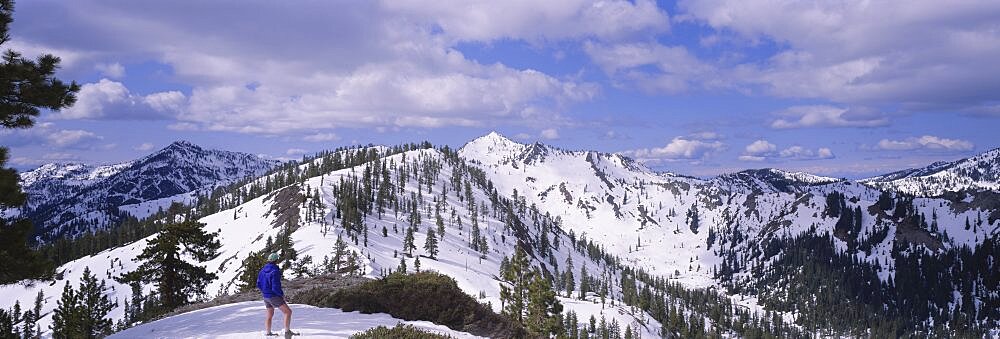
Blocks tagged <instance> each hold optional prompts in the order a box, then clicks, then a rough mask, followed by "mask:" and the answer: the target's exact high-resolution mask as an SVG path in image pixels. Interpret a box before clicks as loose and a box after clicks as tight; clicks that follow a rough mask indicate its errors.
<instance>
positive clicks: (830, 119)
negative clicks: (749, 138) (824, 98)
mask: <svg viewBox="0 0 1000 339" xmlns="http://www.w3.org/2000/svg"><path fill="white" fill-rule="evenodd" d="M775 115H777V116H780V117H781V118H778V119H775V120H774V121H772V122H771V128H776V129H788V128H805V127H880V126H886V125H888V124H889V118H887V117H885V116H880V115H879V114H878V113H876V112H873V111H870V110H849V109H846V108H839V107H833V106H824V105H817V106H793V107H789V108H787V109H785V110H783V111H780V112H776V113H775Z"/></svg>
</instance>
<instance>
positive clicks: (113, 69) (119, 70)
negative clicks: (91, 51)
mask: <svg viewBox="0 0 1000 339" xmlns="http://www.w3.org/2000/svg"><path fill="white" fill-rule="evenodd" d="M94 68H95V69H97V71H99V72H101V75H103V76H105V77H108V78H112V79H121V78H122V77H124V76H125V66H122V64H120V63H117V62H115V63H110V64H105V63H99V64H97V65H96V66H94Z"/></svg>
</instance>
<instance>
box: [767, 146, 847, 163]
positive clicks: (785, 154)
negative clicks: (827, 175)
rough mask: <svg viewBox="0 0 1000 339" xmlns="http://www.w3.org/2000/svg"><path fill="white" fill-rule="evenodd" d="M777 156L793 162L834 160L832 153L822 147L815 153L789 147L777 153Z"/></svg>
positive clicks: (799, 147)
mask: <svg viewBox="0 0 1000 339" xmlns="http://www.w3.org/2000/svg"><path fill="white" fill-rule="evenodd" d="M778 156H779V157H781V158H785V159H793V160H817V159H832V158H834V155H833V151H831V150H830V149H829V148H826V147H822V148H820V149H818V150H816V151H813V150H811V149H808V148H805V147H802V146H791V147H788V148H786V149H783V150H781V152H778Z"/></svg>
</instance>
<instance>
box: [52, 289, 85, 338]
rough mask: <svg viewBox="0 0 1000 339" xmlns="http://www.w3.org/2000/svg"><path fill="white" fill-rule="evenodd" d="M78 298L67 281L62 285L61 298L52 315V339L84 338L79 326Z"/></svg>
mask: <svg viewBox="0 0 1000 339" xmlns="http://www.w3.org/2000/svg"><path fill="white" fill-rule="evenodd" d="M79 300H80V297H78V296H77V295H76V291H74V290H73V287H72V286H70V284H69V281H67V282H66V284H65V285H63V293H62V297H61V298H60V299H59V302H58V304H57V305H58V306H56V309H55V311H53V313H52V337H54V338H84V335H83V332H82V331H81V330H82V329H81V328H80V326H79V318H81V314H80V311H79V309H78V306H77V305H78V304H79Z"/></svg>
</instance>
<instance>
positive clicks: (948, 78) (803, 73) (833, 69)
mask: <svg viewBox="0 0 1000 339" xmlns="http://www.w3.org/2000/svg"><path fill="white" fill-rule="evenodd" d="M903 7H905V10H900V8H903ZM678 8H679V11H680V12H681V14H680V15H679V16H678V17H677V19H678V20H677V21H679V22H689V23H693V24H696V25H702V24H704V25H707V26H708V27H711V28H712V29H714V31H715V33H716V34H722V35H724V36H725V37H726V39H722V40H723V41H725V43H728V44H729V45H728V46H727V47H728V48H730V49H739V48H747V49H753V48H756V46H759V45H760V42H762V41H764V42H773V43H774V44H775V45H777V46H779V49H778V51H777V52H776V53H774V54H773V55H771V56H770V57H769V58H767V59H764V60H763V61H758V60H738V61H737V62H735V63H719V64H718V67H720V68H722V69H724V70H725V73H727V74H728V75H729V78H730V79H732V81H734V82H736V83H739V84H740V85H741V87H744V88H752V89H755V90H757V91H760V92H764V93H768V94H772V95H776V96H782V97H797V98H819V99H826V100H830V101H834V102H841V103H847V104H852V105H853V104H878V103H889V104H899V103H902V104H904V105H924V104H928V105H958V106H966V107H969V106H974V105H977V104H979V103H984V102H990V101H995V100H996V94H995V93H997V92H998V91H1000V80H998V79H1000V64H997V63H996V62H995V60H998V59H1000V30H997V29H996V15H995V14H987V13H997V11H998V10H1000V2H996V1H979V0H959V1H952V2H949V3H948V5H947V6H942V4H941V3H940V2H938V1H930V0H915V1H905V2H902V3H901V2H898V1H878V2H871V1H866V0H846V1H772V0H758V1H754V0H713V1H693V0H684V1H681V2H680V3H679V4H678ZM929 46H933V47H929Z"/></svg>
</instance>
